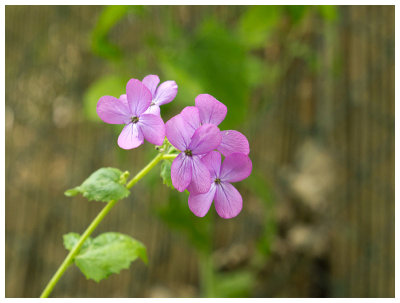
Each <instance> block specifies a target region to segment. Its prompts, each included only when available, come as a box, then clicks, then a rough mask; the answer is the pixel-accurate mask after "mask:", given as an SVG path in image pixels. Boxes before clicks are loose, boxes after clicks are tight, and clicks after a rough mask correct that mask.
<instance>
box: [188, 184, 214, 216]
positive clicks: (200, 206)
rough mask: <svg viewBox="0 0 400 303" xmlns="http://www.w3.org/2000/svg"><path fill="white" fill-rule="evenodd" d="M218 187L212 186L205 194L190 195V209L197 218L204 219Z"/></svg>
mask: <svg viewBox="0 0 400 303" xmlns="http://www.w3.org/2000/svg"><path fill="white" fill-rule="evenodd" d="M215 191H216V187H215V185H214V184H212V185H211V188H210V190H209V191H208V192H206V193H204V194H194V193H190V195H189V200H188V204H189V209H190V210H191V211H192V213H194V214H195V215H196V216H197V217H204V216H205V215H206V214H207V213H208V211H209V209H210V206H211V204H212V201H213V200H214V196H215Z"/></svg>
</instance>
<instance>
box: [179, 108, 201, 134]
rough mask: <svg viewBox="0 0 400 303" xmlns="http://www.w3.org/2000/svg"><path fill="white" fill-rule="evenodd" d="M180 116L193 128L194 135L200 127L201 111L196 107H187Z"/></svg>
mask: <svg viewBox="0 0 400 303" xmlns="http://www.w3.org/2000/svg"><path fill="white" fill-rule="evenodd" d="M180 115H181V116H182V117H183V119H184V120H185V121H186V122H187V123H188V124H189V125H190V127H192V128H193V133H194V131H195V130H196V129H198V128H199V127H200V125H201V124H200V116H199V110H198V108H196V107H195V106H186V107H185V108H184V109H182V111H181V112H180Z"/></svg>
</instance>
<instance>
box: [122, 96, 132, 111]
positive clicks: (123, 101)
mask: <svg viewBox="0 0 400 303" xmlns="http://www.w3.org/2000/svg"><path fill="white" fill-rule="evenodd" d="M119 100H121V102H122V103H124V104H125V106H126V107H127V108H128V109H129V104H128V98H127V97H126V94H123V95H121V96H119ZM129 114H131V113H130V109H129ZM131 116H132V115H131Z"/></svg>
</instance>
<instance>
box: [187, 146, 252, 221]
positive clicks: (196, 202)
mask: <svg viewBox="0 0 400 303" xmlns="http://www.w3.org/2000/svg"><path fill="white" fill-rule="evenodd" d="M201 162H202V163H203V164H204V165H205V166H206V167H207V168H208V170H209V172H210V177H211V182H212V184H211V186H210V189H209V191H208V192H206V193H193V192H191V193H190V195H189V208H190V210H191V211H192V212H193V213H194V214H195V215H196V216H198V217H204V216H205V215H206V214H207V212H208V210H209V209H210V206H211V203H212V201H214V203H215V210H216V211H217V213H218V215H219V216H220V217H222V218H224V219H230V218H233V217H236V216H237V215H238V214H239V213H240V211H241V210H242V205H243V200H242V196H241V195H240V193H239V192H238V190H237V189H236V188H235V187H234V186H233V185H232V184H231V182H238V181H241V180H243V179H246V178H247V177H248V176H249V175H250V173H251V170H252V163H251V160H250V158H249V157H248V156H246V155H244V154H241V153H232V154H230V155H229V156H227V157H226V158H225V160H224V162H223V163H222V165H221V154H220V153H219V152H217V151H212V152H210V153H208V154H207V155H206V156H204V157H203V158H202V159H201ZM189 191H190V190H189Z"/></svg>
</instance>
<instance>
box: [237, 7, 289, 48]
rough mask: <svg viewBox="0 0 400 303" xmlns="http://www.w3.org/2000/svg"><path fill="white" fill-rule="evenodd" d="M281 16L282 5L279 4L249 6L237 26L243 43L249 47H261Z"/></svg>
mask: <svg viewBox="0 0 400 303" xmlns="http://www.w3.org/2000/svg"><path fill="white" fill-rule="evenodd" d="M281 16H282V6H279V5H265V6H263V5H255V6H249V7H248V9H247V10H246V12H245V13H244V14H243V15H242V16H241V18H240V20H239V26H238V34H239V37H240V39H241V40H242V41H243V44H244V45H246V47H247V48H250V49H252V48H260V47H263V46H264V45H265V44H266V43H267V42H268V40H269V38H270V37H271V34H272V32H273V30H274V29H275V28H276V26H277V25H278V24H279V22H280V20H281Z"/></svg>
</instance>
